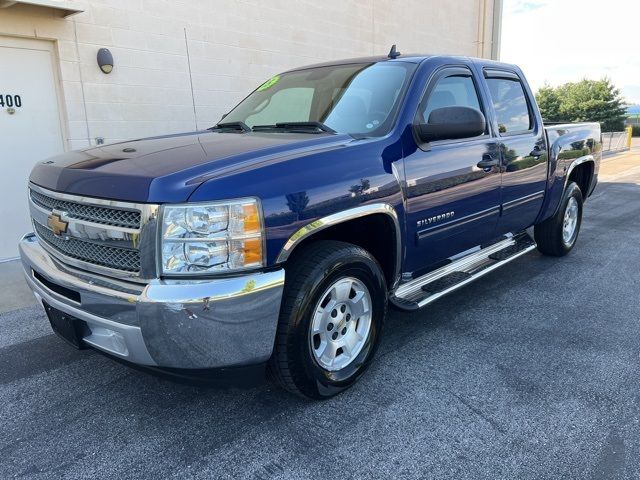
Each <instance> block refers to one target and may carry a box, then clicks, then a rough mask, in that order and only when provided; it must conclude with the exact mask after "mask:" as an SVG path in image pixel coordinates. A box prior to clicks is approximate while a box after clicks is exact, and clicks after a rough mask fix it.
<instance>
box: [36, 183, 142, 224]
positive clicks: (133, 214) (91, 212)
mask: <svg viewBox="0 0 640 480" xmlns="http://www.w3.org/2000/svg"><path fill="white" fill-rule="evenodd" d="M30 195H31V200H32V201H33V203H35V204H36V205H39V206H40V207H42V208H46V209H47V210H54V209H55V210H60V211H63V212H65V213H66V214H67V217H69V218H75V219H78V220H84V221H88V222H93V223H99V224H101V225H111V226H115V227H125V228H140V212H139V211H135V210H122V209H117V208H109V207H99V206H96V205H88V204H84V203H77V202H71V201H68V200H62V199H59V198H53V197H50V196H48V195H44V194H43V193H40V192H36V191H35V190H31V191H30Z"/></svg>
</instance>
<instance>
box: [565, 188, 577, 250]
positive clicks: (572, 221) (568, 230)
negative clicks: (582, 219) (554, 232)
mask: <svg viewBox="0 0 640 480" xmlns="http://www.w3.org/2000/svg"><path fill="white" fill-rule="evenodd" d="M578 213H579V207H578V201H577V200H576V199H575V198H574V197H570V198H569V201H568V202H567V208H566V209H565V211H564V220H563V223H562V240H563V241H564V243H565V244H566V245H571V243H572V242H573V240H574V238H575V236H576V230H577V227H578Z"/></svg>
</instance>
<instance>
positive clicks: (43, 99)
mask: <svg viewBox="0 0 640 480" xmlns="http://www.w3.org/2000/svg"><path fill="white" fill-rule="evenodd" d="M63 150H64V142H63V137H62V131H61V127H60V114H59V107H58V97H57V93H56V79H55V75H54V70H53V45H52V44H51V43H50V42H45V41H37V40H26V39H25V40H23V39H12V38H4V37H0V260H1V259H7V258H12V257H16V256H17V255H18V249H17V246H16V244H17V242H18V240H19V238H20V237H21V236H22V235H23V234H24V233H26V232H29V231H31V230H32V228H31V226H30V223H29V215H28V206H27V180H28V177H29V172H30V171H31V168H32V167H33V165H35V163H36V162H38V161H40V160H43V159H44V158H46V157H49V156H51V155H55V154H58V153H61V152H62V151H63Z"/></svg>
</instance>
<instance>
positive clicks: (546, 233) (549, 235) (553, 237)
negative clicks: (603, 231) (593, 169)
mask: <svg viewBox="0 0 640 480" xmlns="http://www.w3.org/2000/svg"><path fill="white" fill-rule="evenodd" d="M572 198H573V199H575V201H576V202H577V204H578V217H577V224H576V227H575V233H574V234H573V236H572V237H571V238H570V240H569V241H565V239H564V238H563V226H564V217H565V213H566V211H567V207H568V205H569V202H570V201H571V199H572ZM583 203H584V201H583V197H582V191H581V190H580V187H578V185H577V184H576V183H574V182H569V184H568V185H567V188H566V189H565V191H564V193H563V195H562V199H561V201H560V208H558V211H557V212H556V214H555V215H554V216H553V217H551V218H548V219H547V220H545V221H544V222H542V223H540V224H539V225H536V226H535V228H534V237H535V239H536V243H537V244H538V250H539V251H540V252H541V253H543V254H545V255H550V256H553V257H563V256H564V255H566V254H567V253H569V252H570V251H571V250H572V249H573V247H574V245H575V244H576V240H577V239H578V234H579V233H580V226H581V225H582V208H583Z"/></svg>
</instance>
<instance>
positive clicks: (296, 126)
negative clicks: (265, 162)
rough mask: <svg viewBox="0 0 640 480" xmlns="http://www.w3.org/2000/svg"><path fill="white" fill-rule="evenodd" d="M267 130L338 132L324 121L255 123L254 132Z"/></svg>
mask: <svg viewBox="0 0 640 480" xmlns="http://www.w3.org/2000/svg"><path fill="white" fill-rule="evenodd" d="M267 130H287V131H290V132H309V131H312V132H314V133H319V132H325V133H337V132H336V131H335V130H334V129H333V128H330V127H327V126H326V125H325V124H324V123H322V122H278V123H276V124H275V125H255V126H254V127H253V131H254V132H262V131H267Z"/></svg>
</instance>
